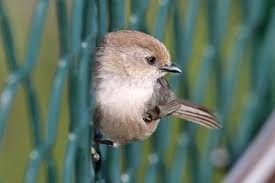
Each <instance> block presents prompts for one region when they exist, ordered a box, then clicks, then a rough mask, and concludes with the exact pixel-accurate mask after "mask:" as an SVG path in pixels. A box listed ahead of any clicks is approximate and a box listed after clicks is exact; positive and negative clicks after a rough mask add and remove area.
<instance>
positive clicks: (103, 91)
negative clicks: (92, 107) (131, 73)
mask: <svg viewBox="0 0 275 183" xmlns="http://www.w3.org/2000/svg"><path fill="white" fill-rule="evenodd" d="M143 84H144V83H143ZM152 93H153V86H147V87H144V86H143V87H140V86H139V85H134V86H133V85H132V86H128V85H123V86H121V85H120V86H119V87H117V85H116V86H114V83H109V85H107V84H106V83H105V84H104V85H101V86H100V90H98V91H97V93H96V98H97V106H100V113H101V117H100V121H99V124H98V127H99V128H100V130H101V131H102V132H103V134H104V135H105V136H106V137H107V138H109V140H112V141H113V142H115V143H117V144H125V143H128V142H129V141H135V140H143V139H145V138H147V137H149V136H150V135H151V134H152V133H153V132H154V131H155V128H156V126H157V123H158V121H156V122H152V124H150V125H148V124H146V123H145V122H144V121H143V114H144V111H146V105H147V102H148V100H149V99H150V97H151V96H152Z"/></svg>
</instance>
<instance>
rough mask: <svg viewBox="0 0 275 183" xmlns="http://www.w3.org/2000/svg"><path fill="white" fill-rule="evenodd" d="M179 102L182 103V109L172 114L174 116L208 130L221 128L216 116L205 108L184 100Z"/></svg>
mask: <svg viewBox="0 0 275 183" xmlns="http://www.w3.org/2000/svg"><path fill="white" fill-rule="evenodd" d="M178 102H180V107H179V108H178V109H177V110H176V111H174V112H172V113H171V114H172V115H173V116H176V117H179V118H182V119H186V120H188V121H192V122H194V123H198V124H200V125H202V126H205V127H208V128H221V124H220V123H219V122H218V120H217V118H216V116H215V115H214V114H213V113H212V112H210V111H208V110H207V109H205V108H204V107H201V106H199V105H196V104H192V103H190V102H188V101H184V100H178Z"/></svg>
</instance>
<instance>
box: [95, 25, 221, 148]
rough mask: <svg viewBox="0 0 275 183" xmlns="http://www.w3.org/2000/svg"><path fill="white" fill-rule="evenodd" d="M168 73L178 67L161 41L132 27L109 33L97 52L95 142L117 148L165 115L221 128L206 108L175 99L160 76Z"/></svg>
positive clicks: (153, 126) (149, 129)
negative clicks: (133, 29) (131, 28)
mask: <svg viewBox="0 0 275 183" xmlns="http://www.w3.org/2000/svg"><path fill="white" fill-rule="evenodd" d="M170 72H172V73H181V70H180V69H179V68H178V67H177V66H176V65H175V64H173V63H172V62H171V59H170V54H169V52H168V50H167V48H166V47H165V46H164V45H163V44H162V43H161V42H160V41H159V40H157V39H155V38H154V37H152V36H150V35H147V34H145V33H142V32H138V31H132V30H121V31H118V32H112V33H108V34H107V35H106V36H105V38H104V40H103V41H102V42H101V44H100V45H99V46H98V49H97V53H96V67H95V72H94V84H95V96H96V109H95V112H94V122H95V126H96V135H95V142H96V143H100V144H108V145H110V146H119V145H123V144H127V143H129V142H134V141H140V140H144V139H146V138H148V137H149V136H151V135H152V133H153V132H154V131H155V130H156V128H157V126H158V123H159V121H160V119H161V118H162V117H165V116H168V115H172V116H176V117H179V118H182V119H186V120H189V121H193V122H195V123H198V124H200V125H203V126H206V127H209V128H219V127H220V124H219V123H218V121H217V119H216V117H215V116H214V115H213V114H212V113H211V112H209V111H208V110H207V109H205V108H203V107H201V106H198V105H195V104H192V103H190V102H187V101H185V100H181V99H178V98H177V97H176V95H175V94H174V93H173V92H172V91H171V89H170V87H169V84H168V82H167V80H166V79H165V77H164V76H165V75H166V74H167V73H170Z"/></svg>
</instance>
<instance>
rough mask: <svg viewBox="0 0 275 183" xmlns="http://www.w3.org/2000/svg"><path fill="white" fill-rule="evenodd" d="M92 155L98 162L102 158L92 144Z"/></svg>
mask: <svg viewBox="0 0 275 183" xmlns="http://www.w3.org/2000/svg"><path fill="white" fill-rule="evenodd" d="M91 155H92V159H93V160H94V161H95V162H97V161H99V159H100V155H99V154H98V153H97V152H96V150H95V148H94V147H93V146H92V147H91Z"/></svg>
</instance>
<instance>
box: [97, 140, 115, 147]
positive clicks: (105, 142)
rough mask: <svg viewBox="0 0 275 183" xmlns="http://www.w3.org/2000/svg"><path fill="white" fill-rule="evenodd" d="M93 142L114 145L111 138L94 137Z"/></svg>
mask: <svg viewBox="0 0 275 183" xmlns="http://www.w3.org/2000/svg"><path fill="white" fill-rule="evenodd" d="M95 143H97V144H105V145H108V146H112V147H113V146H114V142H113V141H111V140H106V139H95Z"/></svg>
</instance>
